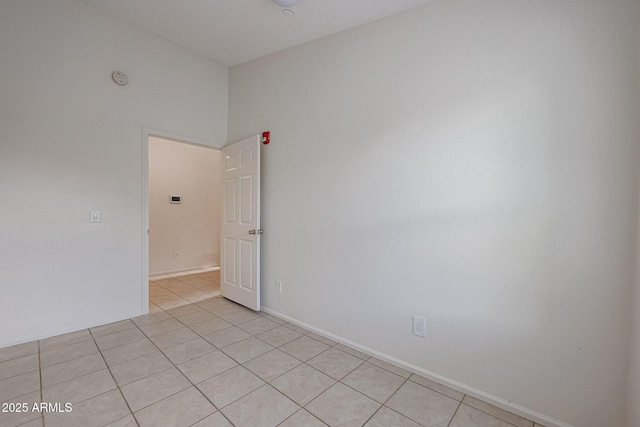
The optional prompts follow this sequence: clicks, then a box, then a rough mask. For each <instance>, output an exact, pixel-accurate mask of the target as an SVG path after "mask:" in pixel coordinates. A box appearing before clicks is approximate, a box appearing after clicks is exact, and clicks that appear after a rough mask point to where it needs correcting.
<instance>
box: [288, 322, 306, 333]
mask: <svg viewBox="0 0 640 427" xmlns="http://www.w3.org/2000/svg"><path fill="white" fill-rule="evenodd" d="M283 326H286V327H287V328H289V329H291V330H292V331H296V332H298V333H299V334H302V335H306V334H310V333H311V331H309V330H307V329H305V328H303V327H302V326H298V325H294V324H293V323H288V322H287V323H285V324H284V325H283Z"/></svg>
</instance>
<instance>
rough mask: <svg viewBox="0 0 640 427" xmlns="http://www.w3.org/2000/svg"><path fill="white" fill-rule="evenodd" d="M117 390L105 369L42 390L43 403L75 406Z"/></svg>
mask: <svg viewBox="0 0 640 427" xmlns="http://www.w3.org/2000/svg"><path fill="white" fill-rule="evenodd" d="M115 388H116V384H115V382H114V381H113V378H112V377H111V374H110V373H109V370H108V369H103V370H101V371H97V372H93V373H91V374H87V375H85V376H82V377H78V378H74V379H72V380H69V381H65V382H63V383H60V384H56V385H54V386H51V387H47V388H44V389H42V401H43V402H63V403H67V402H68V403H72V404H74V405H75V404H76V403H80V402H82V401H84V400H87V399H90V398H92V397H95V396H98V395H100V394H102V393H106V392H107V391H110V390H114V389H115Z"/></svg>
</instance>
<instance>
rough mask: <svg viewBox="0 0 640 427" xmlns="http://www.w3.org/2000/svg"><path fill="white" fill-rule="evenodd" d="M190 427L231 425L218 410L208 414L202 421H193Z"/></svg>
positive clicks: (225, 426)
mask: <svg viewBox="0 0 640 427" xmlns="http://www.w3.org/2000/svg"><path fill="white" fill-rule="evenodd" d="M192 427H233V424H231V423H230V422H229V421H228V420H227V419H226V418H225V417H224V415H222V414H221V413H220V412H216V413H215V414H213V415H209V416H208V417H207V418H205V419H204V420H202V421H199V422H197V423H195V424H194V425H193V426H192Z"/></svg>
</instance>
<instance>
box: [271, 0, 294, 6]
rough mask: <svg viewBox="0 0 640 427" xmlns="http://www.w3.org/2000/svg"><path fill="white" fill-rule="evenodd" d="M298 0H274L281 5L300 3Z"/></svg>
mask: <svg viewBox="0 0 640 427" xmlns="http://www.w3.org/2000/svg"><path fill="white" fill-rule="evenodd" d="M298 1H299V0H273V2H274V3H275V4H277V5H278V6H280V7H291V6H295V4H296V3H298Z"/></svg>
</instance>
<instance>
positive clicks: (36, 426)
mask: <svg viewBox="0 0 640 427" xmlns="http://www.w3.org/2000/svg"><path fill="white" fill-rule="evenodd" d="M43 425H44V422H43V418H42V417H40V418H37V419H35V420H32V421H29V422H28V423H25V424H20V427H42V426H43ZM8 427H9V426H8Z"/></svg>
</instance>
